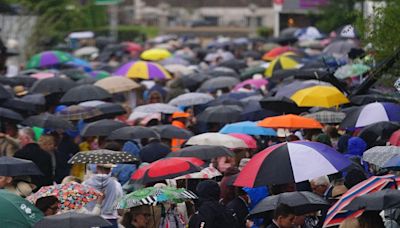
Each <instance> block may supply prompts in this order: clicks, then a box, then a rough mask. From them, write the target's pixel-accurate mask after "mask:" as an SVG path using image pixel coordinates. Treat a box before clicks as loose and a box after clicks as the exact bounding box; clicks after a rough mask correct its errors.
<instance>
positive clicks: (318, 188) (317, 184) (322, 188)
mask: <svg viewBox="0 0 400 228" xmlns="http://www.w3.org/2000/svg"><path fill="white" fill-rule="evenodd" d="M310 185H311V189H312V191H313V192H314V193H315V194H317V195H319V196H321V197H324V198H325V199H328V198H330V197H331V196H332V188H333V186H332V185H331V183H330V182H329V178H328V177H327V176H321V177H317V178H314V179H312V180H310Z"/></svg>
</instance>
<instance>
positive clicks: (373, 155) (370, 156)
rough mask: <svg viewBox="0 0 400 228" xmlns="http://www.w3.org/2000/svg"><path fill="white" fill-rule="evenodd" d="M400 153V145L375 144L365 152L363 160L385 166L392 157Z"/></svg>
mask: <svg viewBox="0 0 400 228" xmlns="http://www.w3.org/2000/svg"><path fill="white" fill-rule="evenodd" d="M397 155H400V147H396V146H375V147H372V148H371V149H368V150H366V151H365V152H364V153H363V160H364V161H366V162H369V163H371V164H374V165H376V166H378V167H383V166H384V165H385V164H386V162H388V161H389V160H390V159H391V158H393V157H395V156H397Z"/></svg>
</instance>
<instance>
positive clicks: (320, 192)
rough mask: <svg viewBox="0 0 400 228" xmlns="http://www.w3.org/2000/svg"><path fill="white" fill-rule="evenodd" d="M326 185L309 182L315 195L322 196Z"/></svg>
mask: <svg viewBox="0 0 400 228" xmlns="http://www.w3.org/2000/svg"><path fill="white" fill-rule="evenodd" d="M327 188H328V187H327V186H326V185H316V184H314V183H311V189H312V190H313V192H314V193H315V194H317V195H320V196H323V195H324V194H325V191H326V189H327Z"/></svg>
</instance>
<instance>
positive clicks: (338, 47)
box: [322, 39, 357, 57]
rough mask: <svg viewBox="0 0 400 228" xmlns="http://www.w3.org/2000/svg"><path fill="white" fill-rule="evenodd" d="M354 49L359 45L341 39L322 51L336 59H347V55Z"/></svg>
mask: <svg viewBox="0 0 400 228" xmlns="http://www.w3.org/2000/svg"><path fill="white" fill-rule="evenodd" d="M352 48H357V44H356V43H355V42H354V41H352V40H349V39H345V40H343V39H341V40H338V41H335V42H332V43H331V44H329V45H328V46H327V47H325V48H324V50H323V51H322V52H323V53H324V54H325V55H330V56H334V57H347V54H348V53H349V52H350V50H351V49H352Z"/></svg>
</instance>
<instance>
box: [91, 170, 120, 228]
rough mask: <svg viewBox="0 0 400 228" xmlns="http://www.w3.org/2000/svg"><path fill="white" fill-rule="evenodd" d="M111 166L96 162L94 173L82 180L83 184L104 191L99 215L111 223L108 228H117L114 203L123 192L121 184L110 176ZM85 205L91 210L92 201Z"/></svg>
mask: <svg viewBox="0 0 400 228" xmlns="http://www.w3.org/2000/svg"><path fill="white" fill-rule="evenodd" d="M112 166H113V165H111V164H97V165H96V174H95V175H93V176H91V177H90V178H89V179H88V180H86V181H85V182H83V184H84V185H88V186H91V187H93V188H95V189H97V190H99V191H100V192H103V193H104V195H105V198H104V201H103V204H102V205H101V216H102V217H103V218H104V219H107V220H108V221H109V222H110V223H111V224H112V226H110V228H118V223H117V219H118V213H117V209H116V208H115V203H116V201H117V200H118V199H119V198H120V197H122V195H123V192H122V187H121V184H120V183H119V182H118V181H117V180H116V179H114V178H113V177H111V176H110V173H111V168H112ZM87 207H88V209H89V210H92V208H93V207H94V203H92V202H91V203H89V204H88V205H87Z"/></svg>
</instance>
